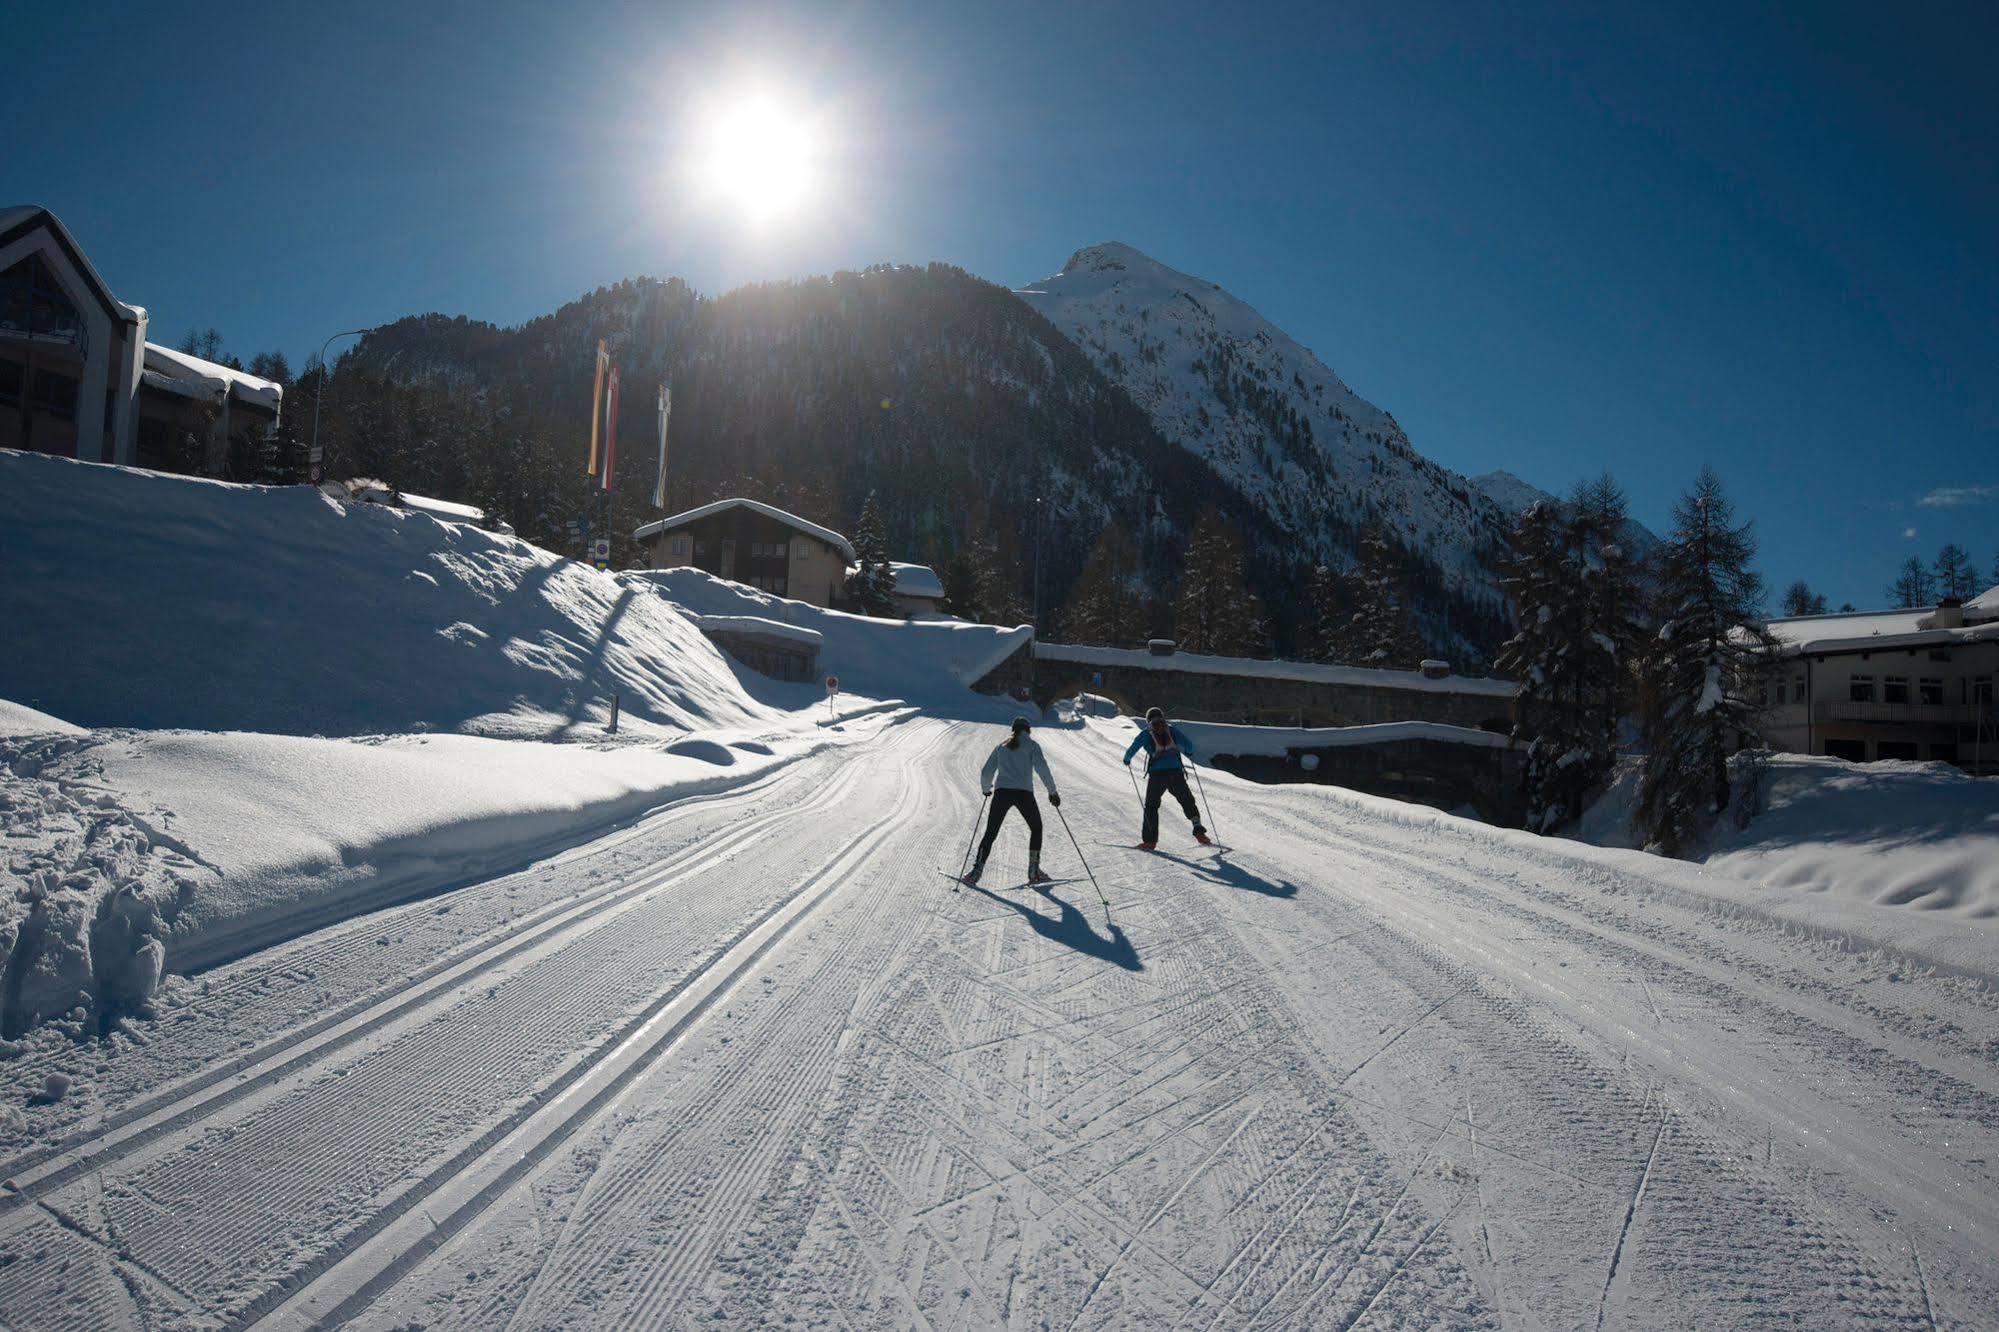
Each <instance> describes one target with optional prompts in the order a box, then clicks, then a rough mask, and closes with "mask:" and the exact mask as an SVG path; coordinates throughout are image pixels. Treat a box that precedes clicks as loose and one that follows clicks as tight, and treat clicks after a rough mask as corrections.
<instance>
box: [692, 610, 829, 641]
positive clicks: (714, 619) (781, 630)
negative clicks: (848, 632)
mask: <svg viewBox="0 0 1999 1332" xmlns="http://www.w3.org/2000/svg"><path fill="white" fill-rule="evenodd" d="M686 614H687V618H688V619H689V620H692V621H693V622H694V625H695V627H696V628H698V629H700V630H701V631H702V632H703V633H725V634H728V633H733V634H762V635H763V636H764V637H766V638H782V639H785V640H787V641H788V642H793V643H798V644H800V645H803V646H810V647H818V646H819V645H820V644H821V643H823V642H825V641H826V635H824V634H822V633H820V632H819V631H818V630H817V629H807V628H806V627H805V626H804V625H802V624H786V623H785V622H784V621H783V620H768V619H765V618H764V617H762V616H760V615H696V614H694V613H693V612H691V611H690V612H687V613H686Z"/></svg>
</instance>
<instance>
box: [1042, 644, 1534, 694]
mask: <svg viewBox="0 0 1999 1332" xmlns="http://www.w3.org/2000/svg"><path fill="white" fill-rule="evenodd" d="M1034 655H1035V656H1036V657H1037V658H1040V659H1042V660H1045V661H1073V662H1080V663H1082V664H1084V665H1088V666H1133V667H1137V668H1139V669H1141V670H1148V671H1192V672H1195V673H1197V674H1203V675H1252V676H1257V677H1260V678H1262V679H1266V680H1309V681H1314V682H1316V683H1320V684H1347V685H1372V686H1374V687H1376V688H1379V689H1413V690H1416V691H1418V692H1420V693H1426V694H1476V695H1479V696H1481V697H1485V698H1512V697H1513V696H1514V695H1516V694H1518V693H1519V692H1520V686H1519V685H1518V684H1516V683H1514V682H1513V681H1511V680H1492V679H1484V680H1474V679H1469V678H1467V677H1464V676H1459V675H1447V676H1444V677H1442V678H1440V679H1433V678H1432V677H1430V676H1427V675H1424V674H1423V673H1422V672H1421V671H1390V670H1381V669H1377V668H1375V667H1372V666H1331V665H1326V664H1323V663H1320V662H1315V661H1264V660H1261V659H1259V658H1254V657H1210V656H1206V655H1203V654H1201V653H1198V652H1174V653H1169V654H1168V655H1166V656H1163V657H1162V656H1155V655H1153V654H1152V653H1151V652H1149V651H1146V650H1144V649H1141V648H1108V647H1079V646H1075V645H1072V644H1069V643H1046V642H1040V643H1036V644H1035V645H1034Z"/></svg>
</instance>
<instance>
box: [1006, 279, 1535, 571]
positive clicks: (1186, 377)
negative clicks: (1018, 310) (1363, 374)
mask: <svg viewBox="0 0 1999 1332" xmlns="http://www.w3.org/2000/svg"><path fill="white" fill-rule="evenodd" d="M1018 294H1019V295H1020V297H1021V299H1023V300H1025V301H1027V302H1028V303H1029V304H1030V305H1032V306H1033V307H1034V308H1035V309H1037V310H1039V311H1040V312H1041V313H1042V314H1044V315H1046V316H1047V317H1048V319H1049V320H1050V321H1051V322H1053V323H1054V324H1055V325H1056V326H1057V327H1058V328H1060V329H1061V330H1062V331H1063V332H1065V333H1067V334H1068V335H1069V336H1070V337H1071V338H1072V339H1073V340H1074V341H1075V342H1076V343H1077V344H1078V345H1079V346H1080V347H1082V349H1083V350H1084V352H1085V353H1086V354H1087V355H1088V356H1089V357H1090V358H1091V360H1092V361H1094V362H1095V363H1096V364H1097V366H1098V367H1099V368H1100V369H1102V370H1103V371H1104V372H1105V373H1106V374H1108V375H1109V376H1110V377H1111V378H1113V379H1114V380H1116V381H1118V383H1119V384H1121V385H1122V386H1123V388H1124V389H1125V391H1126V392H1127V393H1128V394H1129V395H1130V396H1131V397H1132V398H1133V399H1134V400H1135V401H1136V402H1137V403H1138V405H1139V406H1140V407H1142V408H1143V409H1144V410H1145V411H1146V412H1147V413H1148V414H1149V415H1150V416H1151V417H1152V420H1153V423H1154V424H1155V425H1156V426H1157V427H1158V429H1159V431H1160V433H1161V434H1163V435H1165V436H1166V437H1167V438H1168V439H1169V440H1172V441H1174V442H1176V443H1178V444H1179V445H1180V446H1181V447H1183V448H1185V449H1187V450H1188V451H1189V452H1191V453H1194V454H1196V455H1197V456H1199V457H1201V458H1202V459H1204V460H1206V461H1207V463H1208V464H1209V465H1210V466H1211V467H1213V468H1214V469H1215V470H1216V471H1218V472H1220V473H1221V474H1222V475H1223V476H1224V477H1226V478H1228V479H1229V480H1230V481H1231V482H1232V483H1233V484H1234V485H1236V486H1237V487H1238V488H1239V489H1240V490H1241V491H1242V492H1243V493H1244V494H1246V495H1248V496H1249V497H1250V498H1251V500H1253V501H1254V502H1255V503H1257V504H1258V505H1259V506H1260V507H1261V508H1263V509H1264V511H1265V512H1266V513H1267V514H1268V515H1269V517H1270V519H1271V521H1272V522H1273V523H1274V524H1275V525H1276V526H1277V527H1278V528H1279V529H1280V530H1282V531H1283V532H1284V533H1285V534H1286V536H1287V537H1288V538H1289V539H1290V540H1291V541H1292V542H1294V543H1295V545H1296V548H1297V549H1298V550H1299V551H1300V553H1301V554H1307V555H1310V556H1311V557H1313V558H1317V559H1335V560H1345V559H1351V557H1352V555H1353V553H1354V537H1355V535H1356V533H1357V531H1358V529H1359V528H1360V527H1361V526H1362V525H1363V524H1364V523H1365V522H1366V521H1367V519H1368V518H1369V517H1371V516H1376V515H1378V516H1379V517H1380V518H1381V519H1382V520H1383V521H1384V522H1385V523H1386V524H1387V525H1388V527H1389V529H1390V530H1391V531H1392V532H1393V533H1394V534H1395V535H1396V537H1397V539H1398V540H1399V542H1400V543H1401V544H1403V545H1404V546H1406V547H1407V548H1408V549H1409V550H1410V551H1411V552H1413V553H1415V554H1417V555H1420V556H1422V557H1423V558H1424V559H1425V560H1426V561H1427V562H1428V563H1430V564H1432V565H1434V566H1435V567H1436V569H1437V571H1438V573H1439V574H1440V575H1441V578H1442V580H1443V582H1444V583H1445V585H1446V586H1448V587H1449V588H1451V589H1452V590H1453V591H1457V592H1460V593H1466V594H1470V595H1473V596H1480V595H1483V594H1487V593H1490V594H1492V595H1494V596H1496V595H1497V591H1496V588H1497V584H1496V582H1495V578H1494V575H1493V573H1492V571H1491V568H1490V563H1489V558H1488V557H1489V555H1490V553H1491V552H1492V551H1493V549H1494V548H1495V546H1496V543H1497V542H1498V541H1499V540H1500V539H1501V537H1502V535H1503V533H1504V531H1505V529H1506V527H1507V526H1508V525H1509V515H1508V514H1507V513H1506V512H1505V511H1504V510H1502V508H1501V507H1500V506H1499V505H1498V504H1495V503H1494V502H1493V501H1492V500H1491V499H1490V498H1488V496H1487V495H1486V494H1485V493H1483V492H1482V491H1480V490H1479V489H1478V488H1477V487H1475V486H1474V485H1473V484H1472V483H1471V482H1470V481H1468V480H1467V479H1466V478H1465V477H1463V476H1461V475H1459V474H1458V473H1456V472H1453V471H1451V470H1450V469H1448V468H1445V467H1440V466H1438V465H1437V464H1436V463H1434V462H1432V461H1430V460H1429V459H1428V458H1425V457H1424V456H1423V455H1422V454H1420V453H1418V452H1417V451H1416V450H1415V449H1414V448H1413V447H1412V446H1411V445H1410V443H1409V437H1408V436H1407V435H1406V434H1404V433H1403V430H1402V427H1401V426H1399V425H1397V424H1396V422H1395V418H1394V417H1393V416H1390V415H1389V414H1388V413H1387V412H1385V411H1383V410H1382V409H1381V408H1379V407H1377V406H1375V405H1374V404H1373V403H1371V402H1369V401H1367V400H1366V399H1365V398H1363V397H1361V396H1360V395H1359V394H1357V393H1355V392H1354V391H1353V390H1352V389H1351V388H1349V387H1347V385H1346V383H1345V382H1344V381H1343V380H1341V379H1340V377H1339V376H1338V375H1336V374H1334V373H1333V371H1332V370H1331V368H1329V367H1328V366H1327V365H1326V364H1325V363H1324V362H1323V361H1321V360H1320V359H1319V358H1318V357H1317V356H1315V355H1313V354H1312V352H1311V351H1310V350H1309V349H1307V348H1306V347H1304V346H1301V345H1300V344H1299V343H1298V342H1297V341H1296V340H1295V339H1293V338H1292V337H1291V336H1290V335H1289V334H1287V333H1285V332H1284V331H1283V330H1282V329H1280V328H1278V327H1276V326H1275V325H1273V324H1272V323H1271V322H1270V321H1269V320H1267V319H1265V318H1264V317H1263V316H1262V315H1260V314H1258V313H1257V312H1256V311H1255V310H1254V309H1252V308H1251V307H1250V306H1249V305H1247V304H1245V303H1244V302H1243V301H1241V300H1238V299H1237V298H1236V297H1234V296H1231V295H1229V293H1228V292H1226V291H1224V290H1222V289H1221V288H1220V287H1219V286H1217V285H1216V284H1214V283H1212V282H1207V281H1204V280H1202V279H1200V278H1196V277H1190V276H1189V275H1187V274H1185V273H1181V272H1177V271H1175V270H1174V269H1171V268H1168V267H1167V266H1166V265H1164V264H1162V263H1160V262H1159V261H1158V260H1156V259H1152V258H1149V257H1148V256H1146V255H1144V254H1142V253H1140V252H1139V251H1138V250H1136V249H1133V248H1132V247H1131V246H1129V245H1124V244H1120V243H1117V242H1109V243H1106V244H1102V245H1092V246H1089V247H1088V248H1086V249H1082V250H1078V251H1076V253H1075V254H1073V255H1071V256H1070V257H1069V262H1068V263H1066V264H1064V265H1063V267H1062V271H1061V272H1059V273H1057V274H1055V275H1054V276H1053V277H1050V278H1047V279H1045V280H1043V281H1041V282H1037V283H1035V284H1034V285H1033V286H1032V287H1030V288H1027V289H1025V290H1022V291H1020V292H1019V293H1018Z"/></svg>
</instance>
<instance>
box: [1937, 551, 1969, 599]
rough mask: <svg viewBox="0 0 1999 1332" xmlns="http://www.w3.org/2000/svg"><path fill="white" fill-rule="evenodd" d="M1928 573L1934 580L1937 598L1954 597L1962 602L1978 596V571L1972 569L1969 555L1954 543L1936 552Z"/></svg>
mask: <svg viewBox="0 0 1999 1332" xmlns="http://www.w3.org/2000/svg"><path fill="white" fill-rule="evenodd" d="M1930 573H1931V574H1932V576H1934V577H1935V579H1936V594H1937V596H1938V597H1939V598H1942V597H1956V598H1958V599H1959V600H1961V601H1962V600H1968V599H1969V598H1971V597H1975V596H1977V595H1978V571H1977V570H1976V569H1974V568H1973V567H1972V564H1971V554H1970V552H1969V551H1967V550H1965V548H1964V547H1963V546H1960V545H1958V544H1957V543H1956V542H1955V541H1951V542H1946V543H1945V544H1944V548H1943V549H1942V550H1940V551H1938V552H1937V561H1936V563H1935V564H1934V565H1932V566H1931V568H1930Z"/></svg>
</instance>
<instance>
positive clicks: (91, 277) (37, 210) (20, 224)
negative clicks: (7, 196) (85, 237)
mask: <svg viewBox="0 0 1999 1332" xmlns="http://www.w3.org/2000/svg"><path fill="white" fill-rule="evenodd" d="M44 224H45V225H46V226H47V227H48V229H49V231H50V233H51V234H53V235H54V236H55V238H56V243H57V244H58V245H59V246H61V247H62V250H63V253H64V254H66V255H67V256H68V257H69V259H70V261H71V263H72V264H73V265H74V266H75V267H76V269H77V270H78V271H79V272H80V273H82V274H83V279H84V281H86V282H88V283H89V284H90V285H91V288H92V293H93V294H94V295H96V296H97V297H98V298H99V299H100V300H101V301H103V303H104V304H105V306H106V307H107V308H108V309H109V310H110V312H111V314H112V316H113V317H114V318H117V319H121V320H123V321H124V322H126V323H128V324H136V323H138V322H139V321H140V320H141V319H144V318H145V316H146V312H145V311H144V310H141V309H140V308H139V307H138V306H135V305H127V304H125V303H124V302H123V301H121V300H119V299H118V298H117V297H116V296H113V295H112V294H111V286H110V284H109V283H107V282H106V281H105V280H104V275H103V274H102V273H99V272H98V271H97V268H96V266H95V265H93V264H92V263H91V262H90V256H89V255H87V254H85V253H84V252H83V247H82V246H81V245H78V244H77V243H76V237H74V236H72V235H70V234H69V228H68V227H66V226H64V225H63V224H62V219H61V218H59V217H57V216H56V215H55V214H54V213H51V212H50V211H49V210H48V209H46V208H44V207H42V206H41V205H40V204H9V205H7V206H6V207H4V208H0V241H4V240H5V239H6V238H7V236H8V235H9V234H10V233H11V232H14V231H16V230H18V229H21V228H24V227H29V226H36V225H44Z"/></svg>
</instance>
